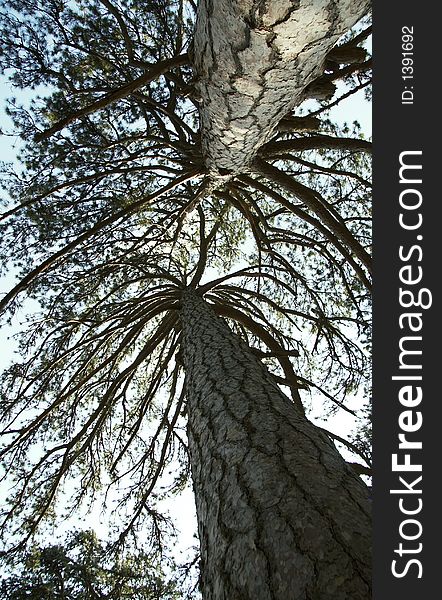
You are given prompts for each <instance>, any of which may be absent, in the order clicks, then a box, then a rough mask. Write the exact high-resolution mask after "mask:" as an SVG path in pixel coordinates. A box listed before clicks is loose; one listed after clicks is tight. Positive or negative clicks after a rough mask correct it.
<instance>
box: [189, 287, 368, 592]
mask: <svg viewBox="0 0 442 600" xmlns="http://www.w3.org/2000/svg"><path fill="white" fill-rule="evenodd" d="M182 323H183V338H184V339H183V358H184V365H185V369H186V381H187V398H188V415H189V426H188V435H189V449H190V456H191V464H192V477H193V484H194V490H195V496H196V506H197V516H198V528H199V538H200V544H201V569H202V591H203V598H204V600H369V599H370V598H371V593H370V582H371V564H370V547H371V540H370V535H371V521H370V509H369V500H368V496H367V488H366V486H365V485H364V484H363V483H362V482H361V481H360V480H359V478H358V477H357V476H356V475H355V474H354V473H353V472H352V469H351V468H350V467H348V466H347V465H346V464H345V462H344V460H343V459H342V458H341V456H340V455H339V453H338V452H337V450H336V448H335V447H334V446H333V444H332V443H331V442H330V440H329V439H328V438H327V437H326V436H325V434H323V433H322V432H321V431H319V430H318V429H317V428H316V427H315V426H314V425H312V424H311V423H310V422H309V421H308V420H307V419H306V418H305V417H304V415H303V414H302V413H301V411H300V410H299V409H296V407H295V405H294V404H292V403H291V402H290V401H289V400H288V398H287V397H285V396H284V394H282V393H281V391H280V390H279V388H278V386H277V385H276V383H275V382H274V380H273V378H272V376H271V374H270V373H269V372H268V371H267V369H266V368H265V367H264V366H263V365H262V363H261V362H260V361H259V359H257V358H256V356H255V355H254V354H253V353H252V352H251V351H250V349H249V348H248V346H246V345H245V343H244V342H242V341H241V340H240V339H239V338H238V337H237V336H236V335H234V334H233V332H231V330H230V329H229V328H228V326H227V324H226V323H225V322H224V321H223V320H222V319H221V318H220V317H218V316H216V315H215V314H214V313H213V311H212V309H211V308H210V307H209V306H208V305H207V304H206V303H205V302H204V301H203V300H202V299H201V298H199V297H198V296H197V295H196V294H195V293H194V292H190V291H187V292H185V293H184V294H183V308H182Z"/></svg>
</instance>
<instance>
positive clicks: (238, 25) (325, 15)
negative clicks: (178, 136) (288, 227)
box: [194, 0, 370, 176]
mask: <svg viewBox="0 0 442 600" xmlns="http://www.w3.org/2000/svg"><path fill="white" fill-rule="evenodd" d="M369 6H370V2H369V0H272V1H266V0H201V1H200V2H198V12H197V22H196V29H195V40H194V66H195V70H196V73H197V82H196V84H195V87H196V90H197V94H198V96H199V97H200V100H201V109H200V114H201V128H202V145H203V156H204V157H205V160H206V166H207V167H208V169H209V171H210V172H211V173H212V174H213V175H214V176H221V175H224V176H226V174H227V173H232V174H237V173H240V172H242V171H244V169H245V167H247V165H249V164H250V162H251V161H252V160H253V158H254V156H255V155H256V153H257V151H258V149H259V148H260V147H261V146H262V145H263V144H264V143H265V142H267V141H268V140H269V137H270V135H271V134H272V132H273V131H274V129H275V128H276V126H277V124H278V122H279V121H280V120H281V119H282V118H283V117H284V116H285V115H287V113H288V112H289V111H290V110H291V109H293V108H294V107H295V106H297V105H299V104H300V103H301V102H302V100H303V99H304V93H305V88H306V87H307V86H308V85H309V84H310V83H311V82H312V81H313V80H314V79H316V78H317V77H318V76H320V75H321V74H322V73H323V70H324V64H325V57H326V54H327V53H328V51H329V50H330V49H331V48H332V47H333V46H334V45H335V43H336V42H337V40H338V39H339V37H340V36H341V35H343V34H344V33H345V32H346V31H348V30H349V29H350V28H351V27H352V26H353V25H354V24H355V23H356V22H357V21H358V20H359V19H360V18H361V17H362V16H363V15H364V14H365V13H366V12H367V10H368V9H369Z"/></svg>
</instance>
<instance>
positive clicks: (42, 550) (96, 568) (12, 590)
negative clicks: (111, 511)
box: [0, 531, 182, 600]
mask: <svg viewBox="0 0 442 600" xmlns="http://www.w3.org/2000/svg"><path fill="white" fill-rule="evenodd" d="M169 570H170V569H169ZM0 594H1V597H2V599H3V600H25V599H26V600H28V599H32V600H46V599H47V600H105V599H106V600H125V599H127V600H129V599H133V600H179V598H182V596H181V595H180V592H179V589H178V585H177V583H176V580H175V579H174V578H173V576H168V577H167V576H166V575H165V573H164V571H163V569H162V567H161V566H160V565H159V564H158V563H155V562H152V560H151V559H150V558H149V557H148V556H147V555H145V554H143V553H142V552H138V553H128V552H125V553H123V552H120V553H117V554H115V553H114V552H112V548H111V546H110V544H108V543H103V542H101V541H100V540H98V539H97V537H96V535H95V534H94V533H93V532H92V531H75V532H73V533H71V534H70V535H68V537H67V538H66V539H65V540H64V542H63V543H62V544H55V545H49V546H33V547H31V548H30V549H29V550H28V551H26V552H23V553H22V555H21V556H20V560H19V561H18V556H15V559H14V565H13V568H12V573H11V574H9V575H8V576H5V575H4V576H3V579H2V580H1V582H0Z"/></svg>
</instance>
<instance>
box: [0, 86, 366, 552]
mask: <svg viewBox="0 0 442 600" xmlns="http://www.w3.org/2000/svg"><path fill="white" fill-rule="evenodd" d="M11 95H12V92H11V89H10V87H9V85H8V84H7V83H6V82H5V81H4V79H3V80H0V107H1V108H0V129H2V130H4V131H8V130H10V123H9V120H8V118H7V116H6V115H5V113H4V110H3V106H4V103H5V100H6V98H8V97H10V96H11ZM27 97H28V96H27V95H26V96H24V98H25V99H26V98H27ZM29 97H30V96H29ZM21 99H22V95H21V94H20V100H21ZM330 118H331V119H332V120H336V121H338V122H341V123H342V122H344V121H346V122H347V123H349V124H351V123H352V122H353V121H358V122H359V123H360V125H361V127H362V132H363V134H364V136H365V137H367V138H368V137H371V126H372V119H371V105H370V103H368V102H367V101H366V100H365V99H364V96H363V92H359V93H358V94H356V95H354V96H351V97H350V98H348V99H346V100H345V101H344V102H343V103H342V104H341V105H340V106H339V107H335V108H334V109H332V112H331V114H330ZM19 147H20V141H19V140H18V139H17V138H14V137H7V136H3V135H2V136H0V160H1V161H8V162H9V161H12V162H15V164H17V163H16V161H15V156H16V154H17V152H18V150H19ZM13 280H14V276H13V274H10V275H9V276H7V277H3V278H0V293H4V292H6V291H7V290H8V289H9V288H10V287H11V284H12V282H13ZM19 321H20V317H18V319H17V320H16V323H15V326H14V327H12V328H4V329H3V330H2V331H1V332H0V370H1V369H2V368H4V367H5V366H6V364H7V363H8V362H9V360H10V359H11V358H12V356H13V344H12V343H11V340H10V339H8V337H9V336H10V335H11V334H12V333H13V332H14V330H15V328H16V327H17V326H19ZM361 400H362V399H361V398H360V397H358V396H356V397H354V398H352V399H349V401H348V405H349V407H350V408H356V407H358V406H359V405H360V403H361ZM315 413H317V414H315ZM319 416H320V411H319V410H318V411H314V412H313V414H312V417H313V420H317V419H318V420H317V423H318V425H320V426H325V424H324V422H323V421H321V420H319ZM354 424H355V420H354V418H353V417H351V415H349V414H348V413H345V412H344V411H339V412H338V413H337V415H336V416H334V417H333V418H331V419H329V420H328V421H327V424H326V426H327V428H328V429H329V430H330V431H333V432H335V433H337V434H340V435H343V437H346V435H347V434H348V432H349V431H351V430H352V429H353V427H354ZM352 460H354V457H353V458H352ZM163 505H164V508H167V509H168V510H170V512H171V514H172V515H175V521H176V524H177V526H178V528H179V530H180V531H181V535H180V541H179V543H178V545H177V546H176V548H175V552H176V555H177V556H178V555H179V552H180V551H181V550H185V548H186V547H189V546H191V545H193V544H194V543H195V540H194V539H193V537H192V536H193V533H194V531H195V512H194V503H193V496H192V492H191V491H190V489H188V490H186V491H185V492H184V495H183V496H181V497H179V498H178V499H172V500H169V501H165V502H164V503H163ZM100 521H102V522H100ZM71 526H72V525H71V523H65V524H64V526H63V525H62V527H61V528H59V529H57V533H58V534H62V533H63V532H64V531H65V530H66V531H67V530H68V529H69V528H71ZM88 526H92V527H93V528H94V529H95V530H96V532H97V534H98V535H99V536H102V537H105V536H106V534H107V523H106V520H104V521H103V520H102V519H101V517H100V514H99V510H98V508H97V510H95V511H94V512H93V513H92V514H91V515H90V516H89V517H88V518H87V519H86V521H85V522H82V523H78V527H88Z"/></svg>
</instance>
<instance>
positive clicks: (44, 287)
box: [0, 0, 370, 600]
mask: <svg viewBox="0 0 442 600" xmlns="http://www.w3.org/2000/svg"><path fill="white" fill-rule="evenodd" d="M3 4H4V7H5V10H4V11H3V14H2V23H3V25H2V40H3V41H2V48H3V59H2V67H3V69H6V70H7V69H13V71H12V81H13V83H14V84H15V85H17V86H18V87H21V88H26V87H31V88H32V87H36V86H44V88H43V90H44V91H43V92H42V93H44V94H45V96H44V97H43V98H40V99H35V100H34V101H33V103H32V105H31V107H30V108H28V109H26V108H23V107H20V106H19V105H18V103H17V102H15V103H13V104H12V105H11V107H10V114H11V116H12V118H13V119H14V121H15V124H16V127H17V128H18V130H19V131H20V134H21V136H22V138H23V139H24V140H26V144H25V146H24V150H23V153H22V162H23V163H24V165H25V171H24V173H23V174H22V175H20V176H18V175H16V174H13V173H11V172H9V171H8V170H7V169H6V170H5V181H6V185H7V186H8V188H9V191H10V194H11V196H12V199H13V204H12V206H11V205H8V206H7V207H6V209H5V211H4V212H3V214H2V258H3V261H4V263H5V264H11V263H12V264H14V265H15V266H16V267H17V268H18V269H20V270H21V273H22V277H21V279H20V280H19V282H18V283H17V285H16V286H15V287H14V288H13V289H12V290H11V291H10V292H9V293H8V294H6V296H5V297H4V298H3V300H2V301H1V303H0V307H1V310H2V311H4V312H5V313H6V312H7V311H11V312H10V314H12V313H13V312H14V310H18V309H19V307H20V302H21V300H22V298H23V297H24V296H25V295H26V296H27V297H30V298H34V299H36V300H37V301H38V303H39V307H40V308H39V309H38V311H37V313H36V314H35V315H34V316H33V317H32V319H31V320H30V321H29V323H28V326H27V330H26V331H25V332H24V335H23V337H22V341H21V354H22V360H21V361H20V362H18V363H17V364H15V365H12V366H11V368H10V369H9V370H7V371H6V372H5V374H4V377H3V394H2V400H1V402H2V404H1V408H2V414H3V424H4V425H3V429H2V432H3V437H4V440H5V442H4V446H3V450H2V451H1V454H2V457H3V460H4V472H5V477H7V478H9V479H8V480H9V481H10V479H11V478H12V479H15V481H16V483H17V488H16V494H12V495H11V496H10V498H9V501H8V504H7V505H6V507H5V509H4V511H3V525H2V530H3V533H4V536H5V539H6V540H7V541H8V542H9V544H10V545H11V546H12V547H14V546H17V547H21V545H22V544H23V543H25V542H26V541H27V540H28V539H30V538H31V537H32V536H33V535H34V534H35V532H36V531H38V529H39V527H41V525H42V524H43V523H44V520H45V519H46V518H47V515H48V513H49V512H50V511H51V510H52V508H53V506H54V505H57V501H58V500H59V504H58V505H59V507H60V506H61V507H62V508H64V509H65V510H66V511H69V506H64V507H63V503H65V504H66V499H63V498H59V493H60V489H62V486H63V484H64V483H65V482H66V481H67V480H71V481H73V482H74V483H75V484H76V493H75V494H74V495H73V496H72V498H70V500H71V505H72V507H75V506H76V505H77V504H78V503H79V502H80V501H81V500H87V499H91V498H92V497H93V496H94V494H95V492H96V491H97V490H99V489H100V487H103V486H107V485H113V484H114V485H118V486H120V488H122V495H121V505H122V506H124V507H125V511H126V518H125V520H124V521H122V526H121V529H120V538H119V539H120V541H121V542H122V541H124V540H125V539H126V538H127V536H128V535H129V534H131V533H135V534H137V531H139V527H140V526H141V525H143V526H144V527H146V524H150V527H151V530H150V532H151V536H150V537H151V540H152V543H153V544H154V545H160V544H161V539H162V536H163V534H164V530H165V528H166V524H167V523H166V520H165V518H164V516H163V515H162V514H161V513H160V512H159V510H158V505H157V500H158V499H159V498H161V497H162V496H163V495H164V493H166V492H177V491H179V490H180V489H182V487H183V486H184V485H185V483H186V481H187V478H188V475H189V471H190V470H191V471H192V481H193V485H194V488H195V496H196V503H197V513H198V522H199V536H200V542H201V552H202V592H203V597H204V598H207V599H209V598H213V599H217V600H218V599H221V598H238V599H239V598H259V599H261V598H263V599H264V598H269V599H270V598H274V599H277V598H278V599H279V598H281V599H282V598H284V599H286V598H289V599H290V598H293V600H295V599H296V600H298V599H299V600H300V599H301V598H318V599H319V598H321V599H324V600H325V599H326V598H329V597H330V598H331V597H333V598H342V599H344V598H352V599H353V598H354V599H357V598H361V599H362V598H368V597H369V569H370V564H369V556H368V550H369V520H368V513H369V500H368V496H367V490H366V489H365V486H364V484H363V483H362V482H361V481H360V480H359V479H358V478H357V476H356V475H355V473H354V471H352V470H351V468H350V467H349V466H347V465H346V464H345V461H344V460H343V459H342V457H341V456H340V455H339V454H338V452H337V451H336V449H335V447H334V446H333V444H332V442H331V441H330V439H331V437H333V436H331V434H326V433H324V431H322V430H320V429H319V428H316V427H314V426H313V425H312V424H311V423H310V422H309V421H308V420H307V418H306V416H305V408H304V405H303V399H304V398H303V397H302V395H301V394H302V390H303V389H306V388H315V389H317V390H319V391H320V392H321V393H322V394H323V396H324V397H325V398H326V400H327V402H329V403H331V404H332V405H333V406H334V407H340V408H344V409H346V406H345V398H346V396H347V395H348V393H350V392H351V391H352V390H354V389H357V388H358V386H360V385H361V382H363V381H364V378H365V377H366V375H367V373H366V370H367V368H368V367H367V363H368V357H367V354H366V352H365V349H364V347H363V344H366V343H367V336H368V331H369V296H368V294H369V288H370V279H369V277H370V257H369V254H368V248H369V241H370V231H369V188H370V183H369V152H370V144H369V142H367V141H366V140H364V139H360V137H358V135H357V129H354V130H353V131H350V130H349V129H346V130H345V129H344V130H340V129H339V128H338V127H337V126H336V125H333V124H332V123H330V122H329V121H327V120H326V119H323V118H321V117H323V116H324V114H325V113H326V110H327V108H328V107H329V106H330V104H333V101H332V102H330V101H328V102H326V103H324V105H323V106H321V107H320V108H319V109H318V110H317V111H315V113H312V114H308V115H299V114H296V105H297V104H299V102H300V100H301V98H307V97H309V95H311V96H315V95H316V97H319V96H318V86H319V87H320V88H321V89H324V88H327V86H328V89H329V90H330V85H331V84H333V81H336V80H338V79H340V78H344V79H345V80H346V81H347V84H348V86H349V91H348V92H346V93H345V95H348V94H350V93H352V92H354V91H355V90H357V89H361V88H362V87H365V86H367V84H368V82H369V68H370V62H369V60H366V59H365V51H363V50H362V49H361V48H360V46H359V45H358V44H360V43H361V42H362V41H363V40H364V39H365V38H366V37H367V35H368V34H369V32H370V29H369V27H366V28H365V29H362V30H360V31H359V33H353V32H352V33H350V34H348V36H347V38H346V39H345V40H344V41H343V42H340V43H339V45H338V46H337V47H336V46H334V44H335V43H336V41H337V40H338V38H339V36H340V35H341V34H342V33H344V30H345V29H348V28H349V27H351V25H352V24H353V23H354V22H355V21H356V20H357V19H358V18H359V17H360V16H362V15H363V13H364V11H365V10H366V5H365V4H364V3H360V6H359V4H358V6H357V9H356V10H355V11H353V12H352V11H350V12H352V14H351V15H345V14H344V13H345V10H346V9H345V10H344V8H343V11H344V12H343V14H342V15H340V16H339V17H338V15H335V16H336V19H335V20H334V23H335V25H336V27H337V28H336V29H335V30H333V31H332V30H331V29H330V31H329V33H328V35H329V37H328V38H327V43H326V44H322V43H321V44H319V46H318V48H316V51H315V53H314V55H313V56H312V57H310V58H309V61H311V63H312V64H313V63H314V69H313V68H312V69H311V70H309V76H308V77H306V78H305V79H304V80H303V81H302V85H301V86H300V90H301V91H302V94H301V91H299V94H298V92H297V93H296V94H294V96H293V98H291V99H290V101H286V102H285V104H284V102H282V100H281V99H279V100H278V102H275V112H274V114H272V115H271V117H270V118H269V119H267V121H268V122H267V123H266V124H265V125H264V124H262V125H259V127H258V130H259V131H258V133H257V135H255V134H256V132H253V131H250V138H248V137H247V136H246V137H247V142H248V143H249V142H250V149H249V150H250V151H249V150H248V151H247V152H245V151H243V150H241V149H240V150H238V149H237V142H238V139H240V138H241V139H243V137H244V131H243V130H242V129H241V128H239V129H238V130H236V129H235V128H233V129H235V131H236V132H237V133H236V134H235V135H236V137H235V135H233V137H231V141H232V144H231V145H230V149H231V150H232V155H231V156H228V154H229V153H227V154H226V153H225V152H224V154H223V152H221V153H218V151H216V150H215V148H216V144H217V143H218V142H222V143H224V142H225V139H227V138H222V136H221V135H220V134H219V133H216V134H213V132H214V131H215V129H214V127H215V125H216V122H217V119H218V117H217V114H218V113H219V110H218V109H219V106H218V107H217V105H216V102H215V104H213V105H212V104H211V101H210V100H208V98H207V95H208V96H210V94H211V93H212V91H214V90H216V89H217V86H221V88H223V86H224V85H225V84H224V83H223V81H222V80H220V79H219V77H218V76H220V75H222V76H225V75H226V70H225V69H224V70H223V69H221V70H220V71H219V72H218V74H217V75H216V77H215V75H214V70H213V69H210V68H208V69H207V72H206V71H204V68H203V65H206V66H207V62H205V61H206V59H205V58H204V57H205V56H206V54H205V53H207V52H208V46H207V45H205V46H202V43H201V40H202V39H203V38H204V35H203V30H204V31H207V27H208V28H209V29H211V28H213V30H214V31H215V30H216V32H217V35H218V34H219V25H220V20H219V19H220V16H219V13H216V14H215V13H213V14H210V11H208V12H207V10H206V9H207V7H208V6H209V4H208V3H205V2H201V3H199V4H198V11H199V16H198V19H197V25H196V29H195V39H194V42H193V44H192V45H191V46H190V47H189V43H190V39H191V37H192V36H193V31H194V28H193V27H194V26H193V23H194V18H195V14H194V13H193V11H192V6H193V3H192V2H190V3H187V2H165V1H164V2H163V1H162V2H155V3H144V4H143V6H140V5H139V4H138V2H129V3H126V4H125V6H124V7H122V6H119V5H117V4H114V3H112V2H109V1H108V0H99V1H98V0H97V1H96V2H88V3H85V4H83V3H81V2H79V3H78V4H75V5H74V4H73V3H72V4H71V3H70V4H69V5H63V4H61V3H59V2H55V1H50V2H46V3H44V4H43V3H42V4H40V3H39V2H36V1H34V0H32V1H29V2H28V1H27V2H24V1H18V2H4V3H3ZM225 4H226V10H227V11H230V10H231V8H232V6H233V4H232V3H229V2H226V3H225ZM252 4H253V6H254V3H252ZM280 4H281V5H282V4H284V3H280ZM335 4H336V3H335ZM217 6H218V5H217ZM275 6H276V5H275ZM339 6H341V3H338V5H336V6H335V9H336V10H340V8H339ZM345 6H346V5H344V3H342V7H345ZM277 8H278V10H279V4H278V6H277ZM217 10H218V8H217ZM241 10H242V9H241ZM266 10H267V9H265V10H264V9H263V11H261V12H259V11H255V12H253V11H252V12H253V15H252V14H251V13H249V14H246V15H245V14H243V13H240V14H237V15H236V17H235V18H237V21H238V23H239V24H240V25H241V26H240V29H241V31H242V34H244V32H246V33H247V31H248V33H247V35H246V37H247V38H248V39H249V40H252V39H254V38H253V36H255V35H258V36H259V35H261V34H260V32H261V26H262V24H263V22H264V21H265V20H266V19H267V20H268V19H269V18H270V16H269V14H267V12H266ZM204 11H206V12H204ZM292 13H293V11H292V10H290V11H288V12H287V14H285V16H284V19H283V20H282V21H281V23H282V24H283V22H284V21H285V19H287V23H288V22H290V27H288V30H287V31H288V33H289V37H290V36H292V35H294V34H293V29H291V28H292V25H293V23H292V22H291V19H292V17H293V16H294V15H293V14H292ZM228 14H230V12H228ZM278 14H279V13H278ZM252 16H253V19H252V18H251V17H252ZM341 17H342V19H341ZM344 17H345V18H344ZM229 18H230V17H229ZM272 18H275V22H272V23H273V24H272V26H271V27H270V29H269V31H267V33H266V35H267V34H268V35H269V36H270V38H271V37H272V36H273V35H276V33H275V31H274V27H277V26H278V23H279V17H278V15H276V16H275V15H273V16H272ZM228 20H229V19H227V21H228ZM281 23H279V24H281ZM204 24H205V25H204ZM203 26H204V27H206V26H207V27H206V29H204V27H203ZM238 26H239V25H238ZM202 28H203V29H202ZM272 28H273V29H272ZM232 31H233V33H232V35H234V32H235V28H233V30H232ZM321 36H322V34H321V35H320V37H321ZM322 37H323V36H322ZM322 37H321V39H322ZM208 39H210V40H212V44H215V42H216V39H215V38H213V36H212V37H210V36H209V38H208ZM219 39H221V38H219ZM283 39H284V38H283V37H281V38H280V40H279V41H283ZM227 42H228V43H227ZM234 42H235V40H234V39H233V40H232V39H227V38H226V44H227V46H228V47H229V48H231V47H232V43H233V44H234ZM275 43H276V42H275ZM306 43H307V45H309V44H313V46H314V40H310V41H308V42H306ZM215 45H216V44H215ZM215 45H213V48H215ZM252 45H253V44H252ZM192 46H193V48H192ZM237 49H238V48H237ZM358 49H359V50H360V52H358V51H357V50H358ZM238 50H239V49H238ZM246 50H247V48H246V47H243V51H245V54H244V57H245V56H246V55H248V54H247V51H246ZM218 55H219V57H220V59H221V58H222V51H221V49H220V50H219V52H218V50H217V56H218ZM354 55H358V56H359V60H358V61H356V62H354V61H353V58H351V59H349V58H348V57H349V56H351V57H354ZM333 57H335V59H333ZM336 57H337V58H336ZM272 60H273V59H272ZM341 60H342V61H343V62H342V63H341V62H340V61H341ZM309 61H307V62H306V64H310V63H309ZM336 61H337V62H336ZM301 63H302V61H301V60H300V63H299V64H301ZM192 65H193V66H192ZM330 65H332V66H330ZM273 66H274V67H275V68H276V66H275V65H273ZM279 66H281V65H279ZM252 67H253V65H252ZM272 68H273V67H272ZM324 69H325V70H324ZM252 71H253V69H252ZM269 73H270V69H269ZM287 73H288V71H287ZM242 74H243V75H244V76H246V77H248V75H247V73H246V72H245V71H244V70H243V71H242ZM195 75H196V78H197V79H196V80H195V79H194V78H195ZM212 78H213V80H212ZM215 79H216V81H215ZM239 79H240V77H239ZM229 84H232V81H230V83H229ZM321 86H322V87H321ZM277 88H278V86H276V84H275V90H274V91H275V93H276V94H277V95H278V94H279V92H276V90H277ZM40 89H41V88H40ZM315 90H316V91H315ZM333 91H334V88H333V90H332V93H333ZM281 93H282V92H281ZM321 93H322V92H321ZM297 94H298V95H297ZM240 95H241V94H240ZM245 96H247V93H245V94H243V95H242V97H241V98H238V97H237V96H235V94H232V95H230V94H229V101H230V100H232V102H234V103H235V102H236V106H237V107H239V106H240V105H241V103H244V102H245V101H246V98H245ZM326 96H327V94H326ZM263 97H264V96H263ZM327 97H329V95H328V96H327ZM284 106H285V109H284V110H283V107H284ZM261 108H262V107H261ZM261 108H260V107H259V106H258V109H259V111H261ZM212 109H214V110H212ZM211 111H212V112H211ZM259 111H258V112H259ZM226 114H227V115H228V120H229V119H230V121H229V122H228V123H227V124H226V122H225V120H224V121H223V126H222V127H223V128H225V126H226V125H227V126H228V127H227V129H223V128H222V131H227V130H228V128H229V127H231V126H232V125H234V123H233V121H235V119H232V118H231V113H230V109H229V111H227V113H226ZM229 115H230V116H229ZM224 116H225V115H223V118H224ZM200 122H201V127H199V124H200ZM240 130H241V131H242V133H241V131H240ZM238 132H239V133H238ZM349 134H350V135H349ZM213 135H214V139H212V137H213ZM226 135H227V134H226ZM238 136H239V137H238ZM229 139H230V138H229ZM212 142H213V146H212ZM209 146H210V148H212V149H213V152H212V150H211V151H209V150H208V148H209ZM218 156H222V164H221V163H219V164H218V163H217V162H216V160H215V158H214V157H218ZM235 157H236V158H235ZM238 157H239V158H238ZM226 161H227V162H226ZM229 161H230V162H229ZM232 161H233V162H232ZM226 319H227V321H228V323H229V326H227V325H226V322H225V320H226ZM355 336H359V339H358V340H357V339H355ZM263 363H266V364H267V367H264V364H263ZM283 390H285V391H286V392H288V396H285V394H284V393H283ZM347 410H348V409H347ZM201 440H204V442H202V441H201ZM340 440H341V439H340ZM341 441H342V440H341ZM347 445H348V447H350V448H352V449H353V450H357V448H356V447H355V446H354V445H352V444H350V443H349V442H347ZM359 455H360V457H361V458H364V459H365V458H366V455H365V453H364V452H359ZM177 462H178V463H179V465H180V467H179V468H177V469H176V471H175V473H174V476H173V477H172V479H171V478H170V477H169V478H168V477H167V476H166V473H167V470H168V469H169V467H170V466H171V465H173V466H174V467H176V464H177ZM161 486H163V487H164V486H165V487H166V488H167V489H166V492H164V491H160V490H161ZM62 508H59V510H62ZM127 515H129V516H127ZM300 515H301V516H300ZM137 528H138V529H137ZM276 557H278V558H276ZM251 565H252V567H253V569H254V571H253V572H252V571H251ZM257 573H259V577H260V578H258V577H257ZM258 584H259V585H258ZM258 588H259V591H258Z"/></svg>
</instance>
